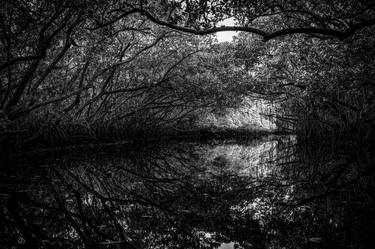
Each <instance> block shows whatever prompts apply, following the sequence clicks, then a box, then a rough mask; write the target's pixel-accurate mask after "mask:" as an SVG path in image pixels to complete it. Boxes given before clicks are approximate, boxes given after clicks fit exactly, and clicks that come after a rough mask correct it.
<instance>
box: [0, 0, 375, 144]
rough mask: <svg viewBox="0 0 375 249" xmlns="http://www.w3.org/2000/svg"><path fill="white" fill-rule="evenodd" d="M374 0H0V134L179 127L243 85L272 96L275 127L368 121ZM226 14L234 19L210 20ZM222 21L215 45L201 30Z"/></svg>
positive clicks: (59, 136) (218, 108)
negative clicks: (231, 22)
mask: <svg viewBox="0 0 375 249" xmlns="http://www.w3.org/2000/svg"><path fill="white" fill-rule="evenodd" d="M374 5H375V4H374V3H373V2H372V1H365V0H363V1H358V2H356V3H354V2H353V1H319V2H316V1H304V2H303V3H301V2H300V1H294V0H289V1H187V0H186V1H184V0H182V1H142V0H141V1H110V0H106V1H71V0H65V1H43V0H36V1H23V0H17V1H3V3H2V6H1V10H0V11H1V16H0V17H1V18H0V28H1V34H0V42H1V50H0V126H1V127H0V136H1V137H2V141H5V140H4V139H6V138H7V137H9V136H13V135H17V136H21V137H22V136H24V137H23V138H22V139H23V140H25V139H26V140H27V141H29V142H32V141H34V140H35V139H36V138H40V137H45V138H46V139H47V140H51V139H52V140H56V141H61V140H63V139H65V138H74V137H80V138H82V136H84V137H114V136H115V137H118V136H120V135H130V134H134V131H141V132H145V131H148V132H149V131H151V130H158V129H161V128H163V129H164V128H168V127H184V128H186V127H190V128H191V127H194V126H195V124H196V120H197V119H198V118H199V117H201V116H202V114H207V113H210V112H214V113H218V112H219V113H222V112H223V110H224V111H225V109H226V108H228V107H236V106H238V105H239V104H240V103H242V101H243V98H244V97H246V96H247V97H249V96H251V97H252V98H263V99H267V100H269V101H272V102H273V108H274V109H273V110H274V113H267V115H268V118H269V119H272V120H274V121H276V122H277V124H278V126H279V127H280V128H286V129H292V130H295V127H298V128H299V131H301V132H304V133H305V134H309V135H311V134H317V133H319V134H321V133H326V132H330V131H337V130H339V131H353V130H358V129H359V130H366V131H372V130H373V128H374V116H373V113H374V96H373V95H374V83H373V78H374V77H373V76H374V75H373V74H374V70H373V69H374V61H373V59H372V58H374V51H375V50H374V44H373V43H374V41H373V40H374V39H372V37H373V35H374V30H373V27H372V25H373V24H374V22H375V15H374ZM229 17H233V18H235V20H236V22H237V24H236V26H234V27H219V25H220V24H219V22H220V21H222V20H224V19H225V18H229ZM224 30H236V31H242V33H240V34H239V35H238V37H237V38H236V39H235V40H234V42H233V43H222V44H217V43H216V42H215V38H214V36H213V35H212V34H214V33H215V32H217V31H224ZM194 34H198V35H205V34H206V36H195V35H194ZM286 35H288V36H286ZM265 40H266V41H267V40H269V41H268V42H266V43H264V42H263V41H265ZM314 130H315V131H314ZM25 134H27V135H25Z"/></svg>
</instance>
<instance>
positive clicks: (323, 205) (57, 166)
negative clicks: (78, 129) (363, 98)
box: [0, 136, 375, 249]
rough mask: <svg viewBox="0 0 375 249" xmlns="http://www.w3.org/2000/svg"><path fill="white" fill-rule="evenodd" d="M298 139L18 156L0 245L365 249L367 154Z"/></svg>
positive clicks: (5, 194)
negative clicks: (311, 143)
mask: <svg viewBox="0 0 375 249" xmlns="http://www.w3.org/2000/svg"><path fill="white" fill-rule="evenodd" d="M349 148H351V149H348V148H347V146H344V147H342V148H341V147H337V146H327V145H324V146H323V145H314V146H303V145H300V144H298V143H297V140H296V138H295V137H292V136H283V137H281V136H280V137H275V136H270V137H264V138H262V139H258V140H252V141H246V142H244V141H241V142H236V141H211V142H210V143H204V144H200V143H197V142H170V143H165V144H153V145H149V146H139V147H138V148H135V147H134V148H129V147H126V148H125V147H121V146H116V147H115V148H109V149H108V148H107V149H98V150H92V151H90V152H87V151H86V152H84V153H83V152H79V151H76V152H75V153H72V152H70V153H55V154H52V155H51V154H50V155H49V156H39V157H36V156H33V157H30V156H26V155H19V156H18V158H15V157H13V158H12V160H7V161H6V162H4V163H5V164H6V165H5V167H3V170H2V172H1V185H0V204H1V212H2V214H1V217H2V218H0V219H1V220H0V221H1V224H2V225H1V230H0V232H1V236H0V237H1V240H0V245H1V246H2V247H4V248H12V247H13V248H222V249H224V248H374V247H372V246H373V245H374V244H373V243H374V238H373V235H372V233H371V230H372V229H373V228H375V215H374V198H375V193H374V191H373V190H374V179H375V178H374V173H373V168H374V160H373V157H372V155H371V152H369V151H366V150H364V151H362V150H360V149H353V147H349Z"/></svg>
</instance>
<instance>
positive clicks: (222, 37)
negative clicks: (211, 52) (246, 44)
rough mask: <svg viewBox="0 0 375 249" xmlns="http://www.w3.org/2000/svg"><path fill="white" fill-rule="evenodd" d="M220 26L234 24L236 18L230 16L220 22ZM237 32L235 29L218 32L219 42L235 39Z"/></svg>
mask: <svg viewBox="0 0 375 249" xmlns="http://www.w3.org/2000/svg"><path fill="white" fill-rule="evenodd" d="M218 26H219V27H220V26H234V18H228V19H225V20H224V21H221V22H219V23H218ZM236 34H237V32H235V31H222V32H217V33H216V37H217V41H218V42H231V41H232V40H233V36H235V35H236Z"/></svg>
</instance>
